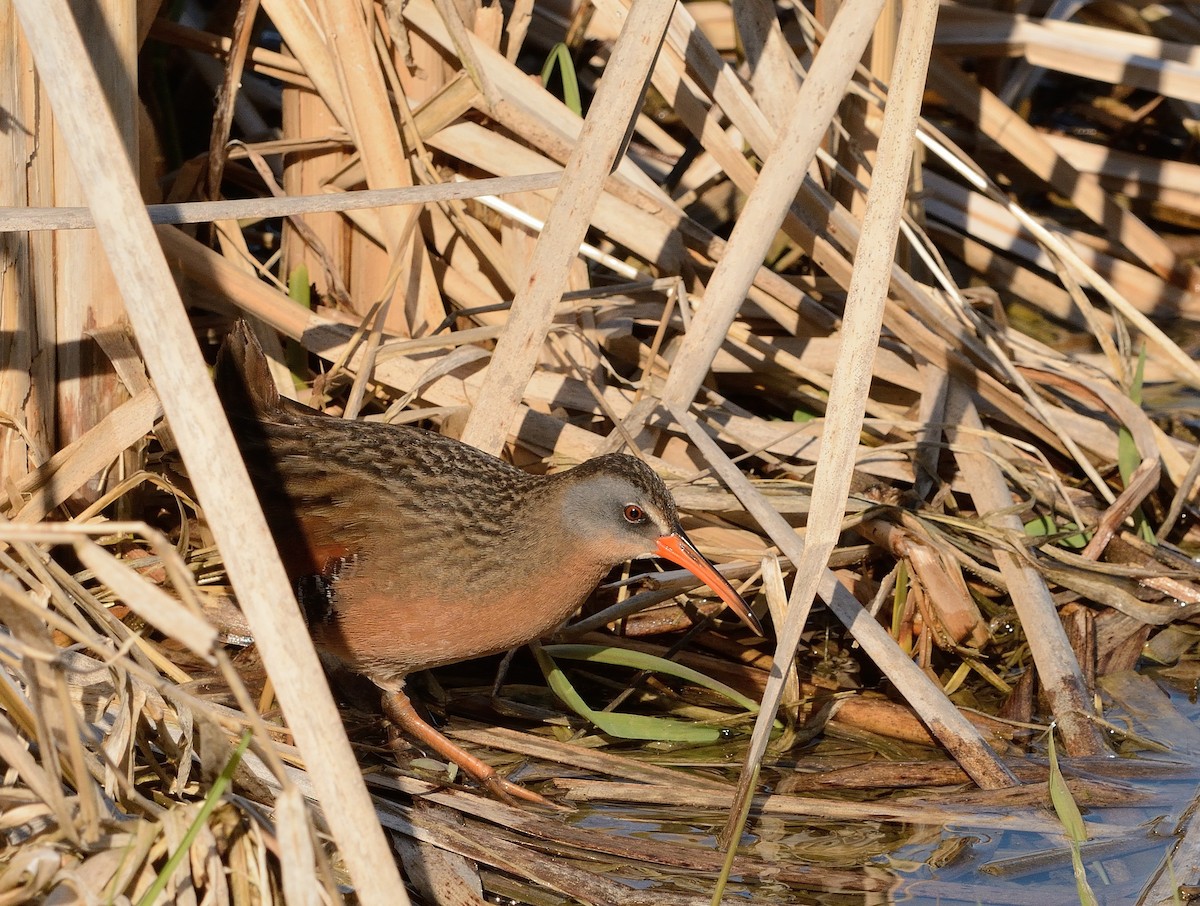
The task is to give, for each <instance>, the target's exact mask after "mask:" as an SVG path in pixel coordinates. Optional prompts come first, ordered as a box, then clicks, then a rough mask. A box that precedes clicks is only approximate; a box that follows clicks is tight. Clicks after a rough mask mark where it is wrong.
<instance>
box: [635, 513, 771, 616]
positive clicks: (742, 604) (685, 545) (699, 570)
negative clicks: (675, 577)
mask: <svg viewBox="0 0 1200 906" xmlns="http://www.w3.org/2000/svg"><path fill="white" fill-rule="evenodd" d="M658 556H660V557H662V558H663V559H664V560H670V561H671V562H672V563H674V564H676V565H677V566H682V567H683V568H684V569H686V570H687V571H688V572H690V573H692V575H694V576H695V577H696V578H697V579H699V580H700V581H702V582H703V583H704V584H705V585H707V586H708V587H709V588H711V589H712V590H713V591H715V592H716V593H717V594H718V595H719V596H720V598H721V600H722V601H724V602H725V603H726V604H728V605H729V607H730V609H732V610H733V612H734V613H736V614H737V615H738V617H740V618H741V621H742V622H743V623H745V624H746V625H747V626H749V627H750V628H751V629H753V630H754V631H755V632H756V633H758V634H759V635H762V634H763V628H762V624H761V623H759V622H758V617H756V616H755V615H754V611H752V610H751V609H750V605H749V604H747V603H746V601H745V600H744V599H743V598H742V596H741V595H739V594H738V593H737V590H736V589H735V588H734V587H733V586H732V585H730V584H729V580H728V579H726V578H725V577H724V576H722V575H721V574H720V573H719V572H717V570H716V567H714V566H713V565H712V564H711V563H709V562H708V560H707V559H706V558H705V556H704V555H703V554H702V553H700V551H698V550H696V545H694V544H692V542H691V541H690V540H689V539H688V536H687V535H685V534H684V533H683V532H682V531H677V532H672V533H671V534H670V535H663V536H662V537H661V538H659V539H658Z"/></svg>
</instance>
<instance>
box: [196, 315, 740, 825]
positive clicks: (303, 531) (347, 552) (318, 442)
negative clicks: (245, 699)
mask: <svg viewBox="0 0 1200 906" xmlns="http://www.w3.org/2000/svg"><path fill="white" fill-rule="evenodd" d="M214 379H215V382H216V387H217V391H218V395H219V396H220V398H221V400H222V403H223V405H224V408H225V412H226V415H227V417H228V419H229V423H230V426H231V428H232V429H233V433H234V437H235V439H236V440H237V444H238V448H239V450H240V452H241V454H242V458H243V460H244V461H245V463H246V466H247V471H248V472H249V474H250V477H251V481H252V483H253V485H254V487H255V492H256V494H257V496H258V500H259V502H260V504H261V505H262V508H263V511H264V515H265V516H266V519H267V523H268V525H269V527H270V529H271V533H272V536H273V537H274V540H275V543H276V546H277V547H278V548H279V552H280V556H281V559H282V560H283V563H284V566H285V568H286V570H287V573H288V577H289V579H290V580H291V581H292V582H293V583H294V591H295V592H296V596H297V600H298V601H299V603H300V605H301V607H302V609H303V611H304V615H305V618H306V622H307V625H308V628H309V631H310V633H311V636H312V639H313V643H314V645H315V647H316V649H317V651H318V653H319V655H320V656H321V659H322V661H323V662H324V663H325V664H326V665H327V666H328V667H329V668H331V669H335V670H336V669H341V670H349V671H351V672H352V673H356V674H361V675H362V676H365V677H366V678H368V679H369V680H371V681H372V682H373V683H374V684H375V685H376V686H377V687H378V688H379V690H380V692H381V701H382V707H383V713H384V715H385V716H386V717H387V718H388V719H389V720H390V721H391V723H392V724H394V725H395V726H396V727H397V728H398V729H399V730H400V731H401V732H403V733H406V734H408V736H409V737H410V738H413V739H415V740H417V741H418V742H420V743H421V744H423V745H424V746H426V747H427V748H429V749H432V750H433V751H435V752H437V753H438V754H440V755H441V756H443V757H444V758H446V759H447V760H449V761H452V762H454V763H456V764H457V765H459V766H460V767H461V768H462V769H463V770H464V771H465V772H466V773H467V774H469V775H470V776H472V777H473V778H474V779H475V780H476V781H477V782H478V783H480V784H481V785H482V786H483V787H485V788H486V789H488V790H489V791H490V792H492V793H493V794H494V795H496V796H497V797H498V798H501V799H504V800H506V801H510V802H511V801H513V800H514V799H524V800H526V801H530V802H538V803H540V804H548V803H547V800H545V799H544V798H543V797H541V796H540V795H538V794H537V793H535V792H532V791H530V790H526V789H525V788H524V787H521V786H520V785H518V784H516V783H513V782H511V781H508V780H507V779H505V778H503V777H501V776H500V775H499V774H498V773H497V772H496V770H495V769H494V768H493V767H492V766H490V765H488V764H487V763H486V762H485V761H483V760H482V759H480V758H479V757H477V756H476V755H474V754H472V753H470V752H468V751H467V750H466V749H463V748H462V747H461V746H459V745H458V744H456V743H454V742H453V741H451V740H450V739H448V738H447V737H445V736H444V735H442V734H441V733H440V732H439V731H438V730H437V729H435V728H434V727H433V726H431V725H430V724H429V723H427V722H426V721H425V720H423V719H422V718H421V717H420V715H419V714H418V713H417V711H416V709H415V708H414V706H413V704H412V702H411V700H410V699H409V698H408V695H407V694H406V693H405V691H404V684H405V679H406V678H407V677H408V676H409V675H410V674H412V673H414V672H416V671H420V670H425V669H429V668H432V667H438V666H441V665H444V664H451V663H456V662H459V661H465V660H470V659H472V658H477V657H483V656H486V655H490V654H496V653H498V652H502V651H507V650H510V649H513V648H517V647H519V646H521V645H524V644H527V643H529V642H532V641H536V640H537V639H540V638H543V637H545V636H547V635H549V634H551V633H553V632H554V631H555V630H557V629H558V628H559V627H560V626H561V625H562V624H563V623H564V622H565V621H566V620H567V618H568V617H569V616H570V615H571V614H572V613H574V612H575V611H576V609H577V608H578V607H579V606H580V605H581V604H582V603H583V602H584V601H585V600H586V599H587V597H588V596H589V595H590V594H591V593H592V591H593V590H594V589H595V587H596V585H597V584H598V583H599V581H600V580H601V579H602V578H603V577H604V576H605V575H606V574H607V573H608V572H609V571H610V570H611V569H612V568H613V567H614V566H617V565H619V564H621V563H624V562H625V561H627V560H632V559H636V558H642V557H647V556H658V557H662V558H665V559H667V560H669V561H671V562H673V563H675V564H677V565H679V566H682V567H684V568H685V569H688V570H690V571H691V572H692V573H693V574H694V575H695V576H696V577H697V578H698V579H700V580H701V581H702V582H704V583H705V584H707V585H708V587H709V588H710V589H712V591H714V592H716V594H717V595H719V596H720V598H721V599H722V600H723V601H724V602H725V603H726V605H728V606H729V607H730V608H731V609H732V610H733V611H734V612H735V613H736V614H737V616H738V617H740V618H741V620H742V621H743V622H744V623H745V624H746V625H747V626H749V627H750V628H751V629H752V630H753V631H754V632H756V633H757V634H759V635H762V626H761V625H760V623H759V621H758V619H757V618H756V617H755V615H754V612H753V611H752V610H751V609H750V607H749V605H747V603H746V602H745V600H743V598H742V596H741V595H740V594H738V592H737V591H736V590H735V589H734V588H733V586H731V585H730V584H729V582H728V581H727V580H726V579H725V578H724V577H723V576H722V575H721V574H720V573H719V572H718V571H717V570H716V569H715V568H714V567H713V565H712V564H711V563H710V562H709V561H708V560H707V559H706V558H705V557H704V556H703V555H702V554H701V553H700V552H699V550H697V548H696V546H695V545H694V544H693V543H692V542H691V541H690V540H689V538H688V536H687V535H686V534H685V533H684V531H683V528H682V526H681V525H680V522H679V514H678V511H677V508H676V505H675V501H674V499H673V498H672V497H671V494H670V492H669V491H668V490H667V488H666V486H665V485H664V484H663V481H662V479H661V478H660V477H659V476H658V475H657V474H656V473H655V472H654V471H653V470H652V469H651V468H650V467H649V466H648V465H646V464H645V463H644V462H642V460H640V459H638V458H637V457H635V456H631V455H628V454H624V453H612V454H606V455H603V456H597V457H595V458H594V459H589V460H587V461H585V462H583V463H581V464H579V465H577V466H575V467H574V468H571V469H567V470H564V471H561V472H556V473H552V474H544V475H541V474H533V473H529V472H526V471H524V470H522V469H519V468H517V467H516V466H514V465H511V464H510V463H507V462H505V461H504V460H502V459H499V458H498V457H495V456H492V455H490V454H488V453H485V452H484V451H482V450H479V449H477V448H475V447H472V446H469V445H468V444H465V443H463V442H461V441H459V440H456V439H454V438H451V437H448V436H445V435H442V434H439V433H437V432H434V431H428V430H425V429H422V428H418V427H414V426H406V425H390V424H386V423H382V422H368V421H363V420H359V419H342V418H336V417H333V416H330V415H327V414H324V413H320V412H317V411H316V410H313V409H310V408H308V407H307V406H304V405H302V404H300V403H298V402H295V401H293V400H289V399H287V398H285V397H282V396H281V395H280V394H279V391H278V389H277V388H276V385H275V383H274V381H273V379H272V377H271V375H270V372H269V370H268V365H267V359H266V356H265V354H264V353H263V351H262V347H261V346H260V345H259V342H258V340H257V339H256V337H255V336H254V333H253V332H252V330H251V329H250V328H249V326H248V325H247V324H246V322H245V321H244V320H239V321H238V322H237V323H236V324H235V325H234V327H233V329H232V330H231V332H230V333H229V335H228V337H227V338H226V340H225V341H224V343H223V344H222V346H221V348H220V350H219V352H218V355H217V363H216V367H215V371H214Z"/></svg>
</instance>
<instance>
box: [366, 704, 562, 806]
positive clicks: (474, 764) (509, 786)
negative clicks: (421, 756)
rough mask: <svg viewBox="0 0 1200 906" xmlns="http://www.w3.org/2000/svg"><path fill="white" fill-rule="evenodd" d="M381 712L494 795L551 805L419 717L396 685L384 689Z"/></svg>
mask: <svg viewBox="0 0 1200 906" xmlns="http://www.w3.org/2000/svg"><path fill="white" fill-rule="evenodd" d="M383 713H384V714H385V715H387V719H388V720H390V721H391V722H392V723H393V724H395V725H396V726H397V727H398V728H399V729H400V730H402V731H403V732H405V733H407V734H408V735H409V736H411V737H413V738H414V739H416V740H418V741H420V742H422V743H424V744H425V745H426V746H428V747H429V748H431V749H433V750H434V751H435V752H437V753H438V754H439V755H441V756H442V757H443V758H446V759H448V760H450V761H453V762H454V763H455V764H456V765H458V766H459V767H460V768H462V769H463V770H464V771H466V772H467V773H468V774H470V775H471V776H472V777H474V778H475V779H476V780H477V781H478V782H479V783H481V784H483V786H485V787H487V789H488V790H489V791H490V792H491V793H493V794H494V795H495V796H496V797H497V798H499V799H502V800H504V801H505V802H508V803H510V804H513V805H515V804H516V803H515V802H514V801H513V800H515V799H524V800H525V801H526V802H533V803H536V804H537V805H544V806H547V807H549V808H554V803H552V802H551V801H550V800H549V799H546V798H545V797H544V796H539V795H538V794H537V793H535V792H533V791H531V790H527V789H525V788H524V787H522V786H519V785H518V784H515V783H512V782H510V781H508V780H505V779H504V778H503V777H501V776H500V775H499V774H497V773H496V769H495V768H494V767H492V766H491V765H490V764H488V763H487V762H486V761H483V760H482V759H480V758H478V757H476V756H474V755H472V754H471V753H470V752H468V751H467V750H466V749H464V748H463V747H462V746H460V745H458V744H457V743H456V742H454V741H453V740H450V739H447V738H446V737H445V736H443V735H442V734H441V733H439V732H438V731H437V730H436V729H435V728H434V727H431V726H430V725H429V724H428V723H426V722H425V721H424V720H422V719H421V716H420V715H419V714H417V710H416V708H414V707H413V705H412V702H411V701H409V699H408V696H407V695H405V694H404V692H402V691H401V690H399V689H390V690H384V692H383Z"/></svg>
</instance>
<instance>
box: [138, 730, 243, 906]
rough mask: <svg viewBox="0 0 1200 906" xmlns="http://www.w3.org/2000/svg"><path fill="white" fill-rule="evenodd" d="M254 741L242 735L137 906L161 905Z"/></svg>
mask: <svg viewBox="0 0 1200 906" xmlns="http://www.w3.org/2000/svg"><path fill="white" fill-rule="evenodd" d="M251 737H252V734H251V732H250V731H249V730H247V731H246V732H244V733H243V734H242V738H241V739H240V740H238V744H237V748H236V749H234V750H233V754H232V755H230V756H229V761H228V762H227V763H226V765H225V767H224V768H223V769H222V771H221V773H220V775H218V777H217V779H216V780H214V781H213V785H212V789H210V790H209V791H208V795H207V796H205V797H204V804H203V805H202V806H200V811H198V812H197V813H196V818H195V820H193V821H192V823H191V825H189V826H188V829H187V833H185V834H184V835H183V840H181V841H180V843H179V846H178V848H177V849H176V850H175V852H173V853H171V857H170V858H169V859H167V864H166V865H164V866H163V868H162V871H160V872H159V873H158V876H157V877H156V878H155V879H154V883H153V884H151V885H150V886H149V887H148V888H147V889H146V892H145V893H144V894H142V898H141V899H140V900H138V902H137V906H151V904H153V903H154V902H155V901H157V900H158V898H159V896H160V895H161V894H162V892H163V891H164V890H165V889H166V887H167V881H169V880H170V879H171V875H173V874H175V870H176V869H177V868H179V863H181V862H182V861H183V860H184V859H185V858H187V854H188V850H190V849H191V848H192V844H193V843H195V842H196V837H197V835H199V833H200V828H202V827H204V825H205V824H207V823H208V818H209V816H210V815H211V814H212V813H213V810H214V809H216V807H217V805H218V803H220V801H221V797H222V796H224V795H225V790H227V789H228V788H229V783H230V781H231V780H233V773H234V771H236V770H237V766H238V765H239V764H241V761H242V756H243V755H244V754H246V749H247V748H248V747H249V746H250V739H251Z"/></svg>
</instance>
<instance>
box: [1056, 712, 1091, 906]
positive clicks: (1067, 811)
mask: <svg viewBox="0 0 1200 906" xmlns="http://www.w3.org/2000/svg"><path fill="white" fill-rule="evenodd" d="M1050 802H1051V804H1052V805H1053V806H1054V812H1055V814H1057V815H1058V820H1059V821H1060V822H1062V826H1063V830H1065V831H1066V832H1067V837H1068V838H1070V841H1071V867H1072V869H1073V870H1074V872H1075V890H1076V893H1077V894H1078V896H1079V902H1080V903H1081V904H1082V906H1096V895H1095V894H1094V893H1093V892H1092V888H1091V885H1090V884H1088V880H1087V870H1086V869H1085V868H1084V865H1083V855H1082V853H1081V852H1080V850H1079V847H1080V845H1081V844H1083V843H1086V842H1087V825H1085V824H1084V823H1083V815H1082V814H1081V813H1080V811H1079V805H1078V804H1077V803H1076V802H1075V797H1073V796H1072V795H1071V790H1070V789H1069V788H1068V787H1067V781H1066V780H1065V779H1063V775H1062V771H1060V770H1059V767H1058V753H1057V752H1056V751H1055V748H1054V725H1053V724H1051V725H1050Z"/></svg>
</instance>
